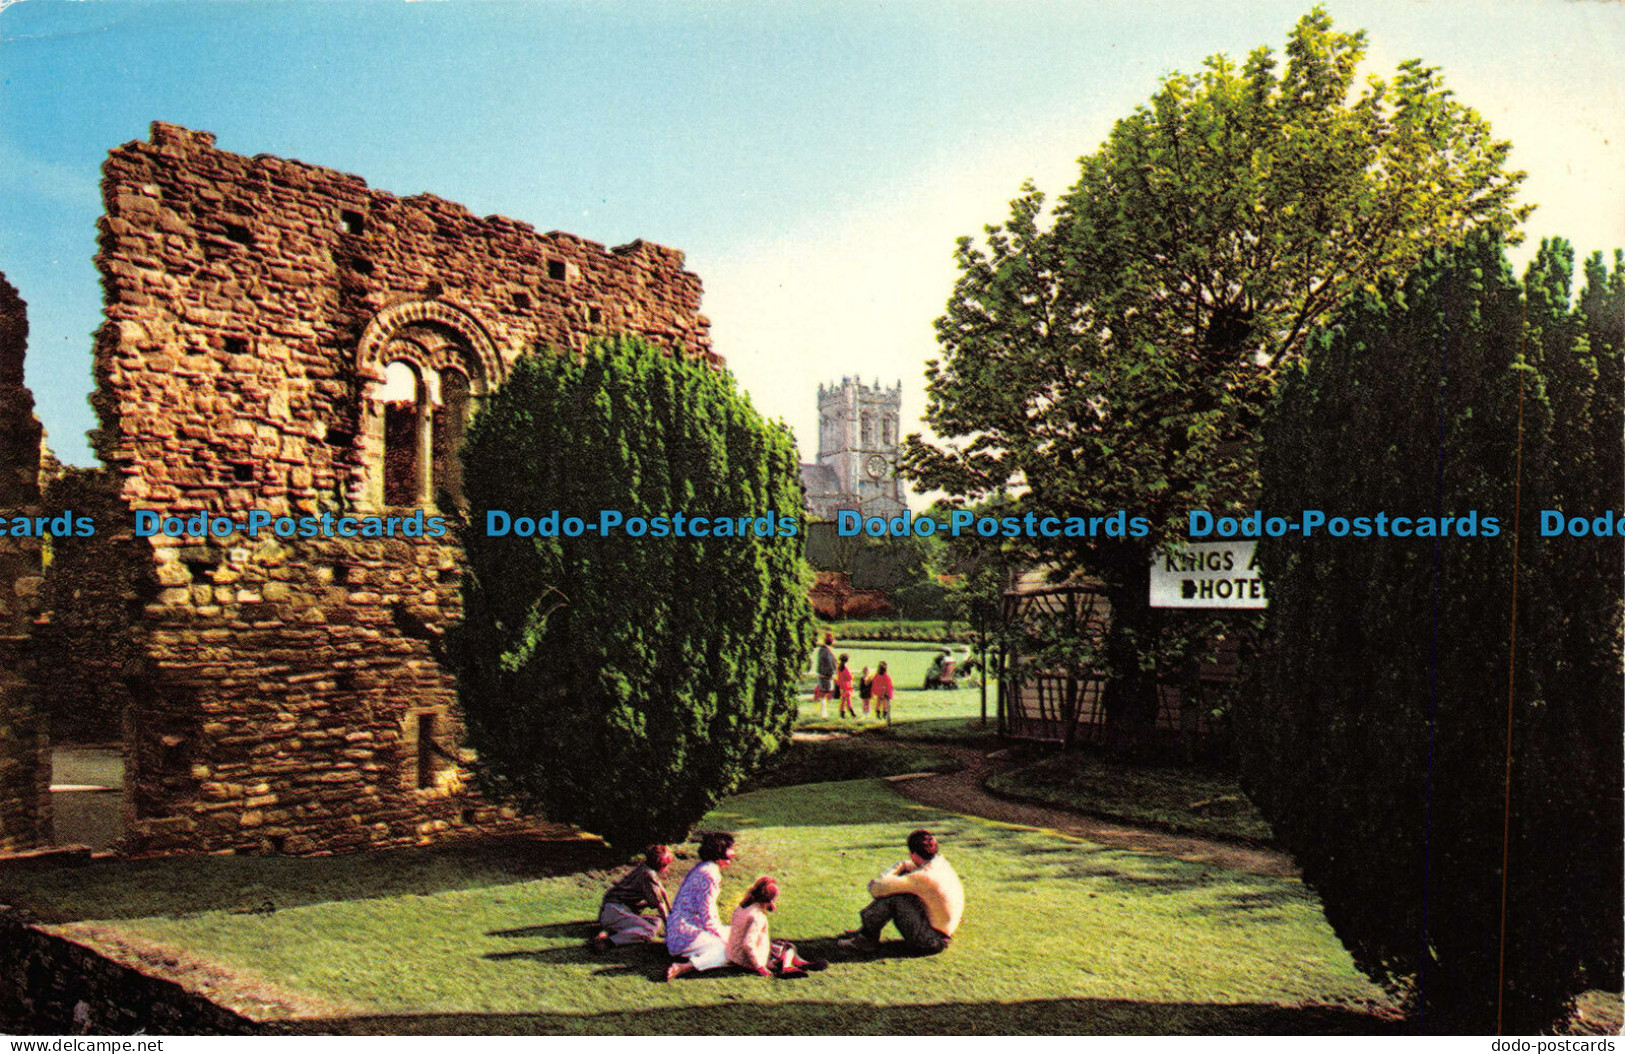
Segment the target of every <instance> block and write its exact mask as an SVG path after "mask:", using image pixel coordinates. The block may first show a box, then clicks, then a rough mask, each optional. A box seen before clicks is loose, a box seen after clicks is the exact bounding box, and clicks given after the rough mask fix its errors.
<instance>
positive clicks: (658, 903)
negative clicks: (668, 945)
mask: <svg viewBox="0 0 1625 1054" xmlns="http://www.w3.org/2000/svg"><path fill="white" fill-rule="evenodd" d="M671 859H672V857H671V850H670V849H667V848H666V847H665V846H663V845H651V846H650V847H649V848H648V849H647V850H646V851H645V852H644V854H643V863H642V864H641V865H640V866H638V867H635V868H633V869H632V870H631V871H628V872H627V873H626V875H625V877H623V878H622V879H621V880H620V881H619V882H617V883H615V884H614V885H613V886H610V887H609V891H608V892H607V893H605V894H604V902H603V903H602V904H601V905H599V908H598V933H597V935H596V936H594V937H593V939H592V950H593V951H595V952H602V951H608V950H609V946H610V945H612V944H636V943H639V942H647V941H652V940H655V939H657V938H658V937H659V936H660V926H661V924H662V923H664V922H665V921H666V916H667V915H669V914H671V902H670V901H669V900H668V899H667V898H666V887H665V885H664V884H663V882H662V880H663V879H664V878H665V877H666V872H667V871H669V870H670V869H671ZM648 912H653V914H649V913H648Z"/></svg>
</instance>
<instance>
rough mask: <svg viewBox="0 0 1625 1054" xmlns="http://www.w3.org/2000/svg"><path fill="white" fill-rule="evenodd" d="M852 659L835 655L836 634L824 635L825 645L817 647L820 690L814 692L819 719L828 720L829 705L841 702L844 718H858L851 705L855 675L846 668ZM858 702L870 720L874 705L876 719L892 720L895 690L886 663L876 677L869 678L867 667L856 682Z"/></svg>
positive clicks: (826, 633) (856, 710) (853, 706)
mask: <svg viewBox="0 0 1625 1054" xmlns="http://www.w3.org/2000/svg"><path fill="white" fill-rule="evenodd" d="M848 661H850V660H849V657H848V656H847V655H845V654H842V655H840V656H837V655H836V654H835V634H833V633H829V632H825V634H824V643H822V644H820V645H819V646H818V655H817V659H816V661H815V668H816V670H817V672H818V686H817V687H816V688H814V689H813V702H815V703H817V704H818V716H819V717H828V716H829V701H830V700H831V699H839V700H840V704H841V709H840V715H839V716H841V717H857V716H858V709H857V707H856V706H855V705H854V704H853V702H852V688H853V681H852V671H851V670H850V669H849V668H848V667H847V662H848ZM857 689H858V699H859V700H860V701H861V702H862V703H863V716H864V717H868V716H869V705H870V703H871V702H873V704H874V714H875V716H876V717H883V718H885V719H886V720H887V721H890V720H891V701H892V696H893V695H894V694H895V692H896V689H895V687H894V686H893V685H892V679H891V674H889V673H887V672H886V663H885V662H884V661H882V662H881V663H880V667H879V669H877V670H876V671H875V674H874V676H873V677H871V676H870V675H869V667H867V666H865V667H864V668H863V672H861V673H860V674H858V679H857Z"/></svg>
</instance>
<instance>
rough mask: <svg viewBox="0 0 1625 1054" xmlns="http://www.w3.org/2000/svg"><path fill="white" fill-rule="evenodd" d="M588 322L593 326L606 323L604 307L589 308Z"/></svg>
mask: <svg viewBox="0 0 1625 1054" xmlns="http://www.w3.org/2000/svg"><path fill="white" fill-rule="evenodd" d="M587 323H588V324H589V325H593V326H601V325H603V324H604V309H603V308H601V307H589V308H587Z"/></svg>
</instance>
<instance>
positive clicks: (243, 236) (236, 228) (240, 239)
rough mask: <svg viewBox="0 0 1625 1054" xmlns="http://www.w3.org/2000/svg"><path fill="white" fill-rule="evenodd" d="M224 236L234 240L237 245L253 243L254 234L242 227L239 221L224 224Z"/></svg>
mask: <svg viewBox="0 0 1625 1054" xmlns="http://www.w3.org/2000/svg"><path fill="white" fill-rule="evenodd" d="M226 237H227V238H229V239H231V240H232V241H234V242H236V243H237V244H238V245H253V244H254V236H253V235H252V234H250V233H249V232H248V228H247V227H244V226H243V225H242V224H240V223H228V224H226Z"/></svg>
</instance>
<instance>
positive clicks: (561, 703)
mask: <svg viewBox="0 0 1625 1054" xmlns="http://www.w3.org/2000/svg"><path fill="white" fill-rule="evenodd" d="M463 460H464V466H465V468H464V486H465V489H466V493H467V497H468V502H469V510H468V513H469V515H468V525H467V528H466V529H465V531H464V538H463V541H464V547H465V551H466V554H467V558H468V566H467V570H466V572H465V577H464V585H463V599H464V619H465V621H464V623H463V625H462V627H461V628H460V630H459V631H458V633H457V634H456V635H455V637H454V639H453V641H452V645H451V650H452V655H453V659H454V664H455V666H456V669H457V678H458V696H459V699H460V700H461V703H462V707H463V710H464V715H465V718H466V721H467V726H468V733H469V741H470V745H471V746H473V747H474V749H475V750H476V751H477V752H478V755H479V761H478V766H477V769H476V771H477V773H478V777H479V779H480V781H481V784H482V786H483V788H484V789H485V790H487V791H488V792H490V793H492V794H494V795H496V796H498V797H500V798H503V799H507V800H517V801H519V802H521V803H522V804H525V805H527V806H529V807H532V808H536V809H539V810H540V811H542V812H543V813H544V814H545V815H547V816H548V817H550V818H552V819H555V820H561V821H565V822H569V823H573V824H576V825H578V826H581V827H583V828H585V829H587V830H589V831H593V832H595V833H597V834H600V835H603V836H604V837H605V838H607V839H608V840H610V841H611V842H613V843H615V844H616V845H632V846H637V845H642V844H644V843H647V842H649V841H659V840H668V839H677V838H680V837H682V836H683V835H684V833H685V832H687V830H688V829H689V827H690V826H691V825H692V824H694V823H695V822H696V821H697V820H699V818H700V817H701V816H703V815H704V814H705V812H706V811H707V810H708V809H710V808H711V807H712V806H713V805H715V804H716V802H717V801H718V800H720V799H721V797H722V796H723V795H725V794H726V793H728V792H729V791H731V790H732V789H733V788H734V787H735V786H736V785H737V784H738V782H739V781H740V780H741V779H742V778H743V777H744V776H745V775H746V774H747V773H748V772H750V770H751V769H752V768H753V767H754V766H756V765H757V764H758V763H759V762H760V761H762V760H763V759H764V758H765V757H766V756H767V755H769V754H771V753H772V752H773V751H774V750H776V749H777V748H778V746H779V744H780V743H781V742H782V741H783V740H784V739H785V738H786V737H787V736H788V735H789V732H790V725H791V722H792V720H793V715H794V692H795V689H796V686H797V679H798V676H799V673H800V671H801V670H802V668H803V667H804V666H805V663H806V657H807V654H808V652H809V651H810V649H811V646H812V636H811V634H812V626H811V621H810V611H809V608H808V602H807V582H806V580H805V577H804V574H803V564H802V559H801V545H802V539H801V538H800V537H779V536H777V533H778V528H779V524H778V522H777V520H778V518H779V517H781V516H783V517H791V518H794V519H796V520H799V518H800V513H801V488H800V482H799V475H798V460H797V456H796V450H795V446H794V443H793V440H792V439H791V437H790V435H789V432H788V430H787V429H785V428H784V427H783V426H781V425H776V424H771V423H769V422H767V421H766V420H764V419H763V418H762V417H761V415H760V414H758V413H757V412H756V411H755V410H754V409H753V408H752V407H751V405H750V403H749V401H748V400H747V399H746V398H745V396H744V395H743V394H741V393H740V392H739V391H738V390H737V389H736V388H735V386H734V382H733V380H732V378H731V377H730V376H729V375H727V374H726V373H723V372H720V371H718V370H716V369H714V368H712V367H710V366H708V365H706V364H704V363H702V362H699V361H696V360H694V359H691V358H688V357H686V356H683V355H681V354H670V353H668V352H665V351H663V350H661V349H657V348H653V347H650V346H647V345H645V344H643V343H642V342H640V341H638V340H635V339H620V340H615V341H611V342H606V343H602V344H599V345H596V346H594V347H593V348H591V349H590V350H588V351H587V352H586V353H585V354H547V353H543V354H536V355H530V356H527V357H525V358H523V359H521V360H520V361H519V362H518V363H517V364H516V367H515V369H514V371H513V375H512V376H511V377H510V378H509V379H508V380H507V381H506V382H505V383H504V384H503V385H502V387H501V388H500V389H499V390H498V391H497V392H496V393H495V394H494V395H493V396H491V398H490V399H489V401H488V404H487V405H486V406H485V407H484V408H483V409H482V411H481V412H480V413H479V415H478V416H477V417H476V419H475V420H474V422H473V425H472V427H471V429H470V432H469V436H468V441H467V443H466V445H465V447H464V452H463ZM493 509H495V510H501V511H504V512H507V513H508V514H509V515H510V516H512V517H515V518H517V517H519V516H527V517H533V518H535V517H545V516H546V515H547V514H549V513H551V512H553V511H554V510H557V511H558V513H559V514H560V518H561V521H562V519H563V518H565V517H570V516H578V517H581V518H582V519H583V520H584V521H585V522H587V523H592V524H596V523H597V522H598V519H599V513H600V510H605V509H610V510H616V511H618V512H620V513H622V514H624V516H626V517H627V518H628V519H629V520H630V519H631V518H632V517H634V516H638V517H645V518H652V517H656V516H667V517H672V516H673V515H674V514H677V513H682V514H683V516H684V517H685V518H687V517H693V516H702V517H705V518H707V519H714V518H716V517H728V518H731V519H735V520H737V519H738V518H741V517H743V518H746V519H749V520H751V521H756V520H758V519H760V518H762V517H770V518H772V519H773V520H774V525H773V526H774V536H772V537H765V538H764V537H758V536H757V535H756V531H755V524H754V522H753V524H752V529H751V531H750V532H749V535H750V536H748V537H714V536H713V537H704V538H701V537H692V536H689V537H682V538H679V537H675V536H667V537H655V536H653V533H650V534H645V535H644V536H643V537H638V538H634V537H628V536H627V534H626V533H625V531H624V530H618V531H615V532H612V533H611V536H609V537H602V536H599V534H598V532H592V531H585V532H583V533H582V534H581V535H580V536H578V537H562V536H554V537H535V536H532V537H528V538H527V537H518V536H515V535H513V534H510V535H508V536H504V537H489V536H488V535H487V533H486V526H487V513H488V511H489V510H493ZM686 533H688V532H686V531H685V534H686Z"/></svg>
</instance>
